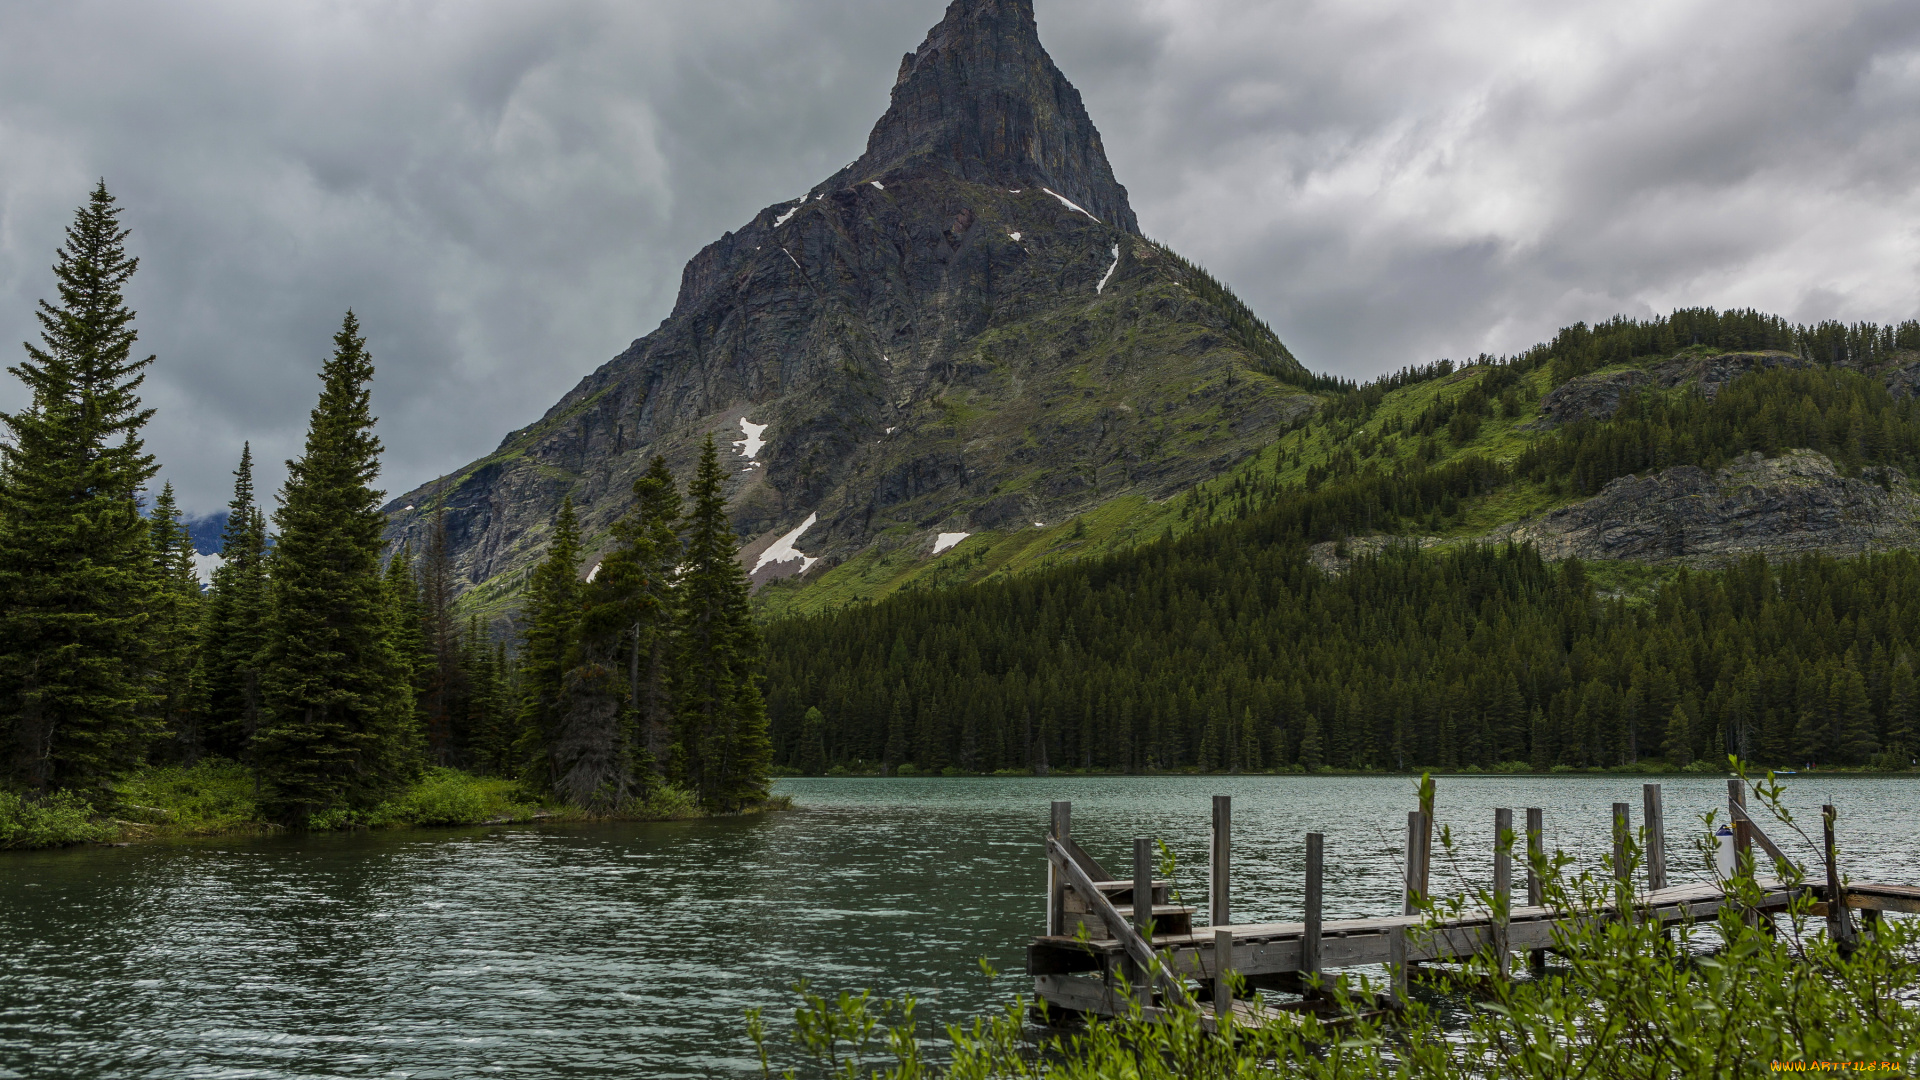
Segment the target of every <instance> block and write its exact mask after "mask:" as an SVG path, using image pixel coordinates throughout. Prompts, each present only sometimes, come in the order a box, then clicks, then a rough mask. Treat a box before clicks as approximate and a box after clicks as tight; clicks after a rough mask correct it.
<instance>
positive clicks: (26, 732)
mask: <svg viewBox="0 0 1920 1080" xmlns="http://www.w3.org/2000/svg"><path fill="white" fill-rule="evenodd" d="M119 214H120V211H119V209H118V208H117V207H116V206H115V205H114V200H113V197H112V196H111V195H110V194H109V193H108V192H107V190H106V187H105V185H104V184H102V185H100V186H99V187H97V188H96V190H95V191H94V192H93V194H92V196H91V198H90V199H89V201H88V203H87V204H86V205H85V206H83V207H82V208H81V209H80V210H79V211H78V213H77V214H76V216H75V218H74V221H73V224H72V225H71V227H69V228H68V230H67V235H66V243H65V245H64V246H63V247H62V249H61V251H60V253H59V259H58V264H57V266H56V267H55V273H56V276H57V279H58V297H57V299H56V300H48V301H43V302H42V303H41V306H40V311H39V319H40V323H41V327H42V335H41V343H40V344H39V345H28V346H27V357H26V359H25V360H23V361H22V362H20V363H19V364H17V365H15V366H13V367H10V368H9V369H8V370H9V371H10V372H11V373H12V374H13V375H14V376H15V377H16V378H19V379H20V380H21V381H22V382H23V383H25V384H26V386H27V388H28V389H29V390H30V392H31V400H30V402H29V404H28V405H27V406H26V407H25V408H23V409H21V410H19V411H17V412H14V413H11V414H5V415H0V425H4V428H5V434H6V436H7V437H6V440H5V441H4V442H3V443H0V732H4V733H5V736H6V737H5V741H4V744H3V745H4V756H0V811H5V810H7V808H8V807H9V806H11V807H13V808H14V809H15V810H17V811H22V812H27V811H31V810H32V809H33V808H36V807H38V808H46V807H56V808H60V809H62V810H64V811H82V812H85V811H94V812H99V813H115V812H120V810H121V807H122V805H123V804H124V803H126V802H127V799H126V797H125V792H124V790H123V788H124V785H125V783H126V782H127V781H129V779H130V778H132V777H134V776H136V775H137V774H139V773H141V771H142V770H143V769H151V768H155V767H169V766H192V765H196V764H209V763H220V762H225V763H227V766H226V769H227V772H224V773H221V775H229V774H230V773H231V770H233V769H240V770H244V771H245V772H246V773H247V774H248V776H249V777H250V779H251V781H252V784H253V786H254V788H255V789H256V790H257V792H258V806H259V812H260V813H261V815H262V816H263V817H264V818H265V819H266V820H268V821H271V822H275V823H278V824H281V825H284V826H289V827H294V828H307V827H329V826H338V825H347V824H354V823H358V822H361V821H364V820H366V817H367V815H368V814H369V812H371V811H372V810H373V809H374V808H376V807H379V806H382V805H386V804H390V803H391V801H392V800H394V799H396V798H399V797H401V796H403V795H404V794H405V793H406V792H408V791H409V790H410V789H413V788H415V787H417V786H419V785H421V784H422V783H423V782H424V781H427V780H429V779H431V780H433V781H434V782H436V783H439V784H441V785H442V786H444V785H445V784H446V783H448V782H449V777H458V776H485V777H499V778H504V779H507V780H511V781H514V782H515V783H516V784H517V785H518V786H519V789H520V790H521V791H523V792H524V793H525V794H526V795H527V797H529V798H535V799H544V800H549V801H551V802H554V803H558V804H561V805H565V806H571V807H575V808H578V809H580V810H583V811H587V812H594V813H606V814H619V813H623V812H634V811H635V808H640V812H645V810H646V808H647V807H649V806H657V805H663V804H662V803H661V802H660V799H661V796H662V795H663V794H665V795H666V796H668V797H667V798H666V800H665V803H664V805H689V806H697V807H698V808H699V809H701V810H704V811H707V812H716V811H735V810H740V809H742V808H747V807H751V806H753V805H756V804H759V803H761V802H763V801H764V800H765V799H766V773H767V769H768V766H769V753H770V744H769V742H768V739H767V720H766V712H765V707H764V705H763V704H762V702H761V698H760V689H759V680H760V674H759V669H760V652H759V651H760V648H761V644H760V638H759V636H758V632H757V630H756V628H755V627H754V625H753V623H752V621H751V619H750V618H749V616H748V614H747V610H748V609H747V588H748V586H747V581H746V578H745V575H744V574H743V573H742V572H741V570H740V566H739V562H738V559H737V557H736V556H737V548H738V546H737V543H736V541H735V538H734V536H733V534H732V531H731V529H730V528H728V527H727V522H726V519H725V513H724V511H725V506H724V502H723V501H722V499H721V496H720V494H719V489H720V481H721V470H720V466H719V464H718V460H717V454H716V452H715V450H714V448H713V446H712V444H711V442H709V445H708V447H707V452H706V454H705V456H704V458H703V459H702V461H701V463H700V466H699V470H698V472H697V474H696V476H695V477H694V478H693V481H692V483H691V485H690V486H689V488H688V492H687V495H688V498H689V499H690V501H691V503H692V506H691V509H690V510H686V511H684V512H683V508H682V497H681V495H680V493H679V490H678V488H677V486H676V484H675V481H674V478H673V477H672V476H671V475H669V474H668V473H667V471H666V468H665V465H664V464H663V463H660V462H656V463H655V467H654V469H653V471H651V472H649V473H648V474H647V475H646V477H644V478H643V479H642V480H641V481H640V487H641V489H642V505H641V509H640V510H639V511H638V512H637V513H636V514H635V515H633V517H632V518H631V519H630V520H628V521H625V522H622V523H621V524H620V525H619V527H618V528H617V530H616V533H617V535H618V538H619V542H620V543H619V547H618V548H617V550H616V551H615V552H614V553H613V554H612V555H610V556H609V557H608V558H607V559H606V560H605V563H604V564H603V568H602V571H601V572H600V573H599V574H597V575H595V576H594V578H593V580H590V581H586V582H582V581H581V580H580V566H579V555H580V552H579V546H578V537H577V533H576V532H575V531H574V525H573V522H572V518H571V508H568V510H567V511H566V512H564V513H563V515H562V519H561V520H560V521H559V522H558V523H557V526H556V532H557V534H558V537H559V539H558V540H557V541H556V542H555V543H554V544H553V546H552V550H551V552H550V554H549V556H548V558H547V560H546V564H545V565H544V566H543V567H541V569H540V571H539V574H538V575H537V583H536V586H535V587H534V588H533V589H532V590H531V591H530V594H529V597H528V604H527V610H526V612H525V613H524V615H523V617H522V619H521V620H520V624H521V629H520V630H519V632H518V633H517V634H507V635H499V634H496V633H495V632H494V628H492V627H488V626H482V625H481V624H480V623H479V622H478V621H477V620H472V619H468V620H465V621H464V622H463V620H462V619H461V617H460V616H459V615H458V613H457V611H456V607H455V594H454V586H453V579H452V572H451V568H450V567H449V565H448V560H447V553H446V550H445V535H444V527H443V523H442V527H441V528H439V529H437V530H436V532H435V534H434V538H433V542H432V543H431V544H430V545H429V547H428V549H427V550H425V551H419V552H415V551H410V550H406V549H404V548H403V549H401V550H398V551H394V550H389V547H388V545H387V543H386V542H385V540H384V539H383V537H382V533H383V530H384V527H385V519H384V517H383V515H382V514H381V513H380V511H379V503H380V500H381V498H382V496H383V492H381V491H380V490H378V489H377V488H376V487H375V486H374V485H375V484H376V482H377V479H378V477H379V473H380V455H381V445H380V440H379V438H378V437H377V436H376V435H375V434H374V427H375V418H374V416H373V414H372V411H371V390H370V387H371V383H372V380H373V377H374V367H373V361H372V358H371V356H370V354H369V353H368V350H367V347H366V341H365V338H364V337H363V335H362V332H361V327H360V325H359V323H358V321H357V319H356V318H355V317H354V315H353V314H352V313H351V312H349V313H347V315H346V316H345V318H344V319H343V321H342V323H341V326H340V329H339V331H338V333H336V334H335V335H334V339H333V348H332V351H331V355H329V356H328V358H327V359H326V361H325V362H324V364H323V365H322V367H321V371H320V382H321V390H320V394H319V398H318V401H317V403H316V405H315V406H314V408H313V411H312V413H311V419H310V423H309V427H308V431H307V436H306V442H305V445H304V448H303V450H302V452H301V454H300V456H299V457H298V458H296V459H295V460H292V461H289V462H288V463H287V468H288V474H287V480H286V483H285V486H284V487H283V488H282V489H281V490H280V492H279V493H278V496H277V498H276V500H275V505H274V507H273V508H272V510H271V511H269V510H267V509H266V508H263V507H262V506H261V505H260V501H259V499H258V497H257V494H256V492H255V490H254V484H253V460H252V454H251V450H250V449H248V450H244V451H243V452H242V456H241V459H240V463H239V467H238V469H236V470H235V473H234V478H235V483H234V494H233V500H232V502H231V503H230V504H229V507H228V514H227V517H226V526H225V531H224V534H223V538H222V551H221V556H222V561H221V563H220V565H219V567H218V569H217V570H215V571H214V573H213V575H212V580H211V581H210V582H201V581H200V580H198V577H197V575H196V572H195V569H194V551H193V546H192V543H191V540H190V539H189V537H188V535H187V532H186V530H185V528H183V526H182V524H181V515H180V511H179V508H178V505H177V503H176V500H175V498H174V493H173V490H172V488H171V486H170V485H167V486H163V487H162V488H161V490H160V491H159V492H158V493H157V494H155V493H152V492H150V491H149V482H150V481H151V480H152V479H153V478H154V477H155V476H156V474H157V473H158V471H159V463H158V462H157V461H155V459H154V457H153V456H152V455H151V454H149V453H147V452H146V450H145V449H144V445H143V442H142V439H141V430H142V427H143V426H144V425H145V424H146V422H147V421H148V420H149V418H150V417H151V416H152V415H153V410H152V409H150V408H146V407H144V406H143V405H142V403H141V399H140V394H139V391H140V386H141V383H142V380H143V379H144V378H145V375H146V373H147V371H149V370H150V368H151V366H152V365H153V364H154V362H155V358H154V357H151V356H149V357H146V358H137V357H138V354H137V353H136V352H135V350H134V345H135V343H136V333H135V330H134V327H133V318H134V315H133V312H132V311H131V310H129V309H128V308H127V306H126V305H125V302H124V293H125V287H126V284H127V282H128V280H129V279H130V278H131V277H132V275H133V274H134V272H135V270H136V269H137V267H138V261H137V260H136V259H134V258H133V257H131V256H130V255H129V254H128V252H127V249H126V239H127V237H128V235H129V232H128V230H127V229H126V228H124V227H122V225H121V224H120V221H119ZM449 770H458V772H457V773H454V772H450V771H449ZM649 800H653V801H652V802H649ZM676 800H678V801H677V802H676ZM22 808H25V809H24V810H22ZM148 809H152V808H148ZM3 816H5V815H4V814H0V817H3ZM376 816H377V815H376ZM4 824H6V823H5V822H0V825H4ZM0 831H4V830H0ZM16 839H17V838H16ZM8 842H10V841H9V839H8V837H6V836H4V835H0V846H5V845H6V843H8Z"/></svg>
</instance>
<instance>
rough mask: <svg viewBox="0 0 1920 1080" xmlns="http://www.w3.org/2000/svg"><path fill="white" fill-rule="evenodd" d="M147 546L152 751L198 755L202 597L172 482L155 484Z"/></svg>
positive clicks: (175, 756)
mask: <svg viewBox="0 0 1920 1080" xmlns="http://www.w3.org/2000/svg"><path fill="white" fill-rule="evenodd" d="M147 534H148V536H149V538H150V540H151V544H152V548H153V568H152V569H153V576H154V594H153V610H152V616H151V618H150V620H149V621H148V623H147V633H146V639H147V641H146V643H147V657H148V663H149V664H150V665H151V666H150V670H151V672H152V677H153V692H154V698H155V719H156V721H157V722H158V724H159V726H160V733H161V735H162V741H161V742H158V743H156V744H155V745H154V748H153V749H154V752H155V754H156V756H160V757H164V758H165V759H167V760H172V761H193V760H195V759H197V758H198V757H199V756H200V752H201V737H200V720H201V716H202V713H203V711H204V704H205V702H204V698H205V694H204V688H203V686H202V670H201V666H200V627H201V620H202V612H201V608H202V606H203V599H204V598H203V597H202V596H201V593H200V575H199V573H198V572H197V571H196V570H195V569H194V563H193V554H194V552H193V538H192V537H191V536H189V535H188V534H187V530H186V528H185V527H184V526H182V525H181V524H180V507H179V505H178V504H177V503H176V502H175V501H174V498H173V485H172V484H171V483H168V484H166V485H164V486H163V487H162V488H161V489H160V497H159V498H157V499H155V500H154V502H153V515H152V516H151V517H150V518H148V519H147Z"/></svg>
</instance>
